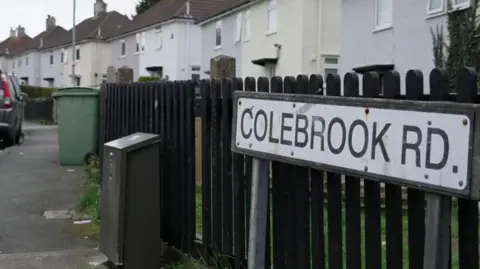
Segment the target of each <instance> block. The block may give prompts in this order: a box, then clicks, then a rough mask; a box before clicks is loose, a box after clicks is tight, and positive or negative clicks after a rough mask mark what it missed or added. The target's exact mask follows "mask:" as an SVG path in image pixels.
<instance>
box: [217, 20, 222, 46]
mask: <svg viewBox="0 0 480 269" xmlns="http://www.w3.org/2000/svg"><path fill="white" fill-rule="evenodd" d="M221 47H222V21H217V25H216V27H215V48H221Z"/></svg>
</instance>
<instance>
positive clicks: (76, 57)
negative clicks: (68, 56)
mask: <svg viewBox="0 0 480 269" xmlns="http://www.w3.org/2000/svg"><path fill="white" fill-rule="evenodd" d="M75 50H76V51H75V59H76V60H77V61H80V47H79V46H77V47H76V48H75Z"/></svg>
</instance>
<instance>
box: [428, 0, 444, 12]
mask: <svg viewBox="0 0 480 269" xmlns="http://www.w3.org/2000/svg"><path fill="white" fill-rule="evenodd" d="M432 1H433V0H427V14H428V15H433V14H438V13H443V12H444V11H445V0H437V1H440V3H441V5H440V8H438V9H432V8H431V3H432Z"/></svg>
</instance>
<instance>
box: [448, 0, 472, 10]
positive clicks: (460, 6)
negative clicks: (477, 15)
mask: <svg viewBox="0 0 480 269" xmlns="http://www.w3.org/2000/svg"><path fill="white" fill-rule="evenodd" d="M451 1H452V9H453V10H459V9H464V8H468V7H470V4H471V0H466V1H465V3H460V4H456V3H455V2H456V1H457V0H451Z"/></svg>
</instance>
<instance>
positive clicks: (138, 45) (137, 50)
mask: <svg viewBox="0 0 480 269" xmlns="http://www.w3.org/2000/svg"><path fill="white" fill-rule="evenodd" d="M135 41H136V48H135V52H139V51H140V34H136V35H135Z"/></svg>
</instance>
